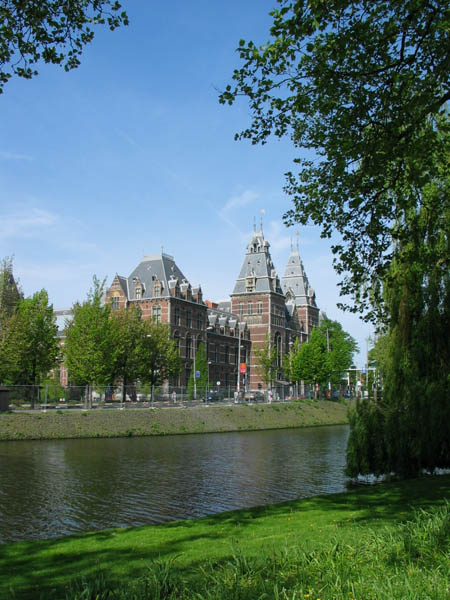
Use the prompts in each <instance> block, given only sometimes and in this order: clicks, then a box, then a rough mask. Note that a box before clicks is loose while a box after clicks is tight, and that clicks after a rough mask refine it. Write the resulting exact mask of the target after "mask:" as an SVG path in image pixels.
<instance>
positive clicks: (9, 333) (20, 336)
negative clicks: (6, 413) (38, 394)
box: [0, 290, 60, 400]
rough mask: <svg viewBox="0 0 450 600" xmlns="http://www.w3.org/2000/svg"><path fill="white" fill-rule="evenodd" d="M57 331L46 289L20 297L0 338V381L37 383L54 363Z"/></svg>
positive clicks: (56, 351)
mask: <svg viewBox="0 0 450 600" xmlns="http://www.w3.org/2000/svg"><path fill="white" fill-rule="evenodd" d="M56 334H57V326H56V317H55V314H54V312H53V306H52V305H51V304H49V303H48V295H47V292H46V291H45V290H41V291H40V292H36V293H35V294H34V295H33V296H32V297H30V298H25V299H22V300H19V302H18V304H17V306H16V309H15V311H14V313H13V314H12V315H11V317H10V318H9V319H8V320H7V321H6V324H5V326H4V330H3V332H2V336H1V338H0V381H3V383H7V384H8V383H9V384H20V385H39V384H40V383H41V381H42V378H43V377H45V376H46V375H47V374H48V373H49V371H50V370H51V369H52V368H53V367H54V366H55V365H56V364H57V360H58V356H59V351H60V348H59V342H58V339H57V337H56ZM32 399H33V400H34V394H33V395H32Z"/></svg>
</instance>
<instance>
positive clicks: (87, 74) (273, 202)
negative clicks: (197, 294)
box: [0, 0, 371, 365]
mask: <svg viewBox="0 0 450 600" xmlns="http://www.w3.org/2000/svg"><path fill="white" fill-rule="evenodd" d="M123 5H124V8H125V9H126V10H127V12H128V15H129V18H130V25H129V26H128V27H125V28H121V29H119V30H116V31H115V32H113V33H111V32H109V31H108V30H106V29H104V30H101V29H97V31H96V36H95V39H94V42H93V43H92V44H91V45H89V46H88V47H86V49H85V51H84V54H83V57H82V62H81V66H80V67H79V68H78V69H77V70H75V71H71V72H70V73H65V72H64V71H63V69H61V68H58V67H54V66H52V67H46V66H45V65H44V66H42V68H41V69H40V74H39V76H38V77H37V78H35V79H33V80H31V81H25V80H20V79H13V80H11V82H10V83H8V84H7V86H6V87H5V92H4V94H2V95H0V106H1V129H0V257H4V256H11V255H14V269H15V274H16V276H17V277H18V278H19V279H20V283H21V285H22V288H23V290H24V292H25V294H26V295H30V294H32V293H33V292H35V291H36V290H39V289H41V288H45V289H46V290H47V291H48V293H49V296H50V300H51V301H52V302H53V304H54V306H55V308H63V307H69V306H71V305H72V304H73V303H74V302H75V301H76V300H79V299H83V298H84V297H85V296H86V293H87V291H88V289H89V287H90V285H91V282H92V276H93V275H94V274H96V275H97V276H98V277H100V278H103V277H107V280H108V283H110V282H111V281H112V278H113V277H114V275H115V273H119V274H120V275H129V274H130V273H131V271H132V270H133V269H134V267H135V266H136V265H137V264H138V263H139V261H140V259H141V258H142V255H143V254H154V253H158V252H160V251H161V247H163V250H164V252H167V253H168V254H172V255H173V256H174V257H175V260H176V262H177V264H178V265H179V267H180V268H181V270H182V271H183V272H184V274H185V276H186V277H187V278H188V279H189V280H190V282H191V283H192V284H197V283H200V284H201V285H202V289H203V291H204V296H205V297H206V298H208V299H211V300H223V299H226V298H228V296H229V293H230V292H231V291H232V289H233V286H234V281H235V279H236V277H237V275H238V273H239V270H240V267H241V264H242V261H243V256H244V253H245V248H246V244H247V243H248V240H249V238H250V236H251V232H252V229H253V221H254V218H255V217H256V218H257V220H258V222H259V219H260V211H261V209H264V211H265V214H264V233H265V237H266V239H268V241H269V242H270V244H271V253H272V258H273V260H274V263H275V266H276V268H277V270H278V273H279V275H280V276H282V275H283V272H284V268H285V265H286V262H287V260H288V257H289V251H290V240H291V238H295V233H296V231H299V233H300V254H301V256H302V259H303V262H304V266H305V269H306V272H307V274H308V278H309V281H310V283H311V285H312V286H313V287H314V288H315V290H316V296H317V302H318V304H319V306H320V307H321V308H322V309H323V310H324V311H325V312H326V313H327V315H328V316H329V317H330V318H332V319H337V320H338V321H340V322H341V323H342V325H343V327H344V329H346V330H347V331H348V332H349V333H351V334H352V335H353V336H354V337H355V338H356V339H357V341H358V343H359V345H360V348H361V354H360V356H359V358H358V359H357V363H358V365H362V364H363V363H364V361H365V349H366V342H365V338H366V337H367V336H368V335H369V334H370V332H371V328H370V327H369V326H368V325H366V324H364V323H363V322H362V321H360V320H359V318H358V317H357V316H355V315H350V314H346V313H343V312H342V311H340V310H338V309H337V308H336V302H338V300H339V296H338V288H337V282H338V278H337V276H336V275H335V273H334V271H333V269H332V255H331V252H330V244H329V241H327V240H321V239H320V237H319V231H318V229H317V228H315V227H299V228H296V229H292V228H290V229H287V228H286V227H285V226H284V225H283V222H282V215H283V214H284V213H285V212H286V211H287V210H288V209H289V208H290V207H291V202H290V200H289V197H287V196H286V195H285V194H284V193H283V191H282V187H283V183H284V177H283V173H284V172H286V171H287V170H289V169H290V168H292V163H291V161H292V158H293V157H294V156H295V154H296V153H295V151H294V149H293V148H292V147H291V146H290V144H289V141H288V140H283V141H278V140H273V141H271V142H270V143H268V144H267V145H265V146H262V147H261V146H252V145H251V144H250V143H249V142H235V141H234V133H235V132H237V131H239V130H241V129H242V128H244V127H245V126H246V125H247V124H248V123H249V118H250V117H249V110H248V107H247V105H246V103H245V102H242V103H240V104H237V105H235V106H233V107H231V108H230V107H225V106H222V105H220V104H219V102H218V93H219V92H218V90H221V89H223V88H224V87H225V86H226V85H227V83H230V81H231V75H232V73H233V69H234V68H236V67H239V57H238V55H237V53H236V52H235V48H236V47H237V45H238V42H239V39H240V38H244V39H247V40H248V39H252V40H253V41H255V42H257V43H259V44H262V43H264V42H265V41H266V38H267V32H268V28H269V25H270V22H271V19H270V16H269V15H268V13H269V11H270V10H271V9H272V8H273V7H274V6H275V0H245V1H243V0H240V1H238V0H228V1H227V2H218V1H211V0H209V1H206V0H192V1H191V2H186V1H183V0H172V2H170V3H156V2H148V1H147V2H145V1H144V0H140V1H135V2H132V1H126V0H123Z"/></svg>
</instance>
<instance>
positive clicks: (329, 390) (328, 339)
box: [327, 327, 331, 398]
mask: <svg viewBox="0 0 450 600" xmlns="http://www.w3.org/2000/svg"><path fill="white" fill-rule="evenodd" d="M327 352H328V354H330V336H329V334H328V327H327ZM328 358H329V357H328ZM328 398H331V381H330V376H329V375H328Z"/></svg>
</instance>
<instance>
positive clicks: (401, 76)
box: [220, 0, 450, 319]
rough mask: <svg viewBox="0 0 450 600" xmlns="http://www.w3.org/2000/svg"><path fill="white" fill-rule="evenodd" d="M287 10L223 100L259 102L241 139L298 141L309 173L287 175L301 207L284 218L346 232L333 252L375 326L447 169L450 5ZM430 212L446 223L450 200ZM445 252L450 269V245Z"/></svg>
mask: <svg viewBox="0 0 450 600" xmlns="http://www.w3.org/2000/svg"><path fill="white" fill-rule="evenodd" d="M278 3H279V5H280V8H279V9H278V10H274V11H273V12H272V13H271V14H272V16H273V25H272V27H271V30H270V34H271V39H270V40H269V41H268V42H267V43H266V44H264V45H263V46H261V47H258V46H257V45H255V44H254V43H253V42H248V43H246V42H245V41H244V40H241V41H240V43H239V48H238V52H239V55H240V57H241V59H242V60H243V61H244V66H243V67H242V68H241V69H238V70H235V72H234V75H233V79H234V82H235V85H234V88H232V87H231V85H229V86H227V88H226V90H225V91H224V92H223V93H222V94H221V96H220V101H221V102H222V103H228V104H232V103H233V102H235V101H236V99H237V98H238V97H239V96H244V97H247V98H248V100H249V104H250V109H251V111H252V116H253V119H252V123H251V125H250V126H249V127H248V128H247V129H245V130H244V131H243V132H241V133H240V134H238V135H237V136H236V137H237V138H239V139H242V138H244V139H249V140H251V141H252V143H254V144H257V143H262V144H264V143H265V142H266V141H267V139H268V137H269V136H270V135H271V134H273V135H275V136H277V137H285V136H288V137H290V139H291V141H292V143H293V145H294V146H295V147H297V148H301V149H304V150H306V151H307V153H306V154H304V155H303V156H301V157H299V158H297V159H296V160H295V163H296V166H297V168H298V175H295V174H294V173H293V172H289V173H287V183H286V188H285V189H286V191H287V193H288V194H290V195H291V196H292V199H293V202H294V208H293V209H292V210H290V211H289V212H288V213H287V214H286V215H285V220H286V222H287V223H288V224H292V223H293V222H295V221H297V222H299V223H302V224H306V223H307V222H309V221H312V222H313V223H315V224H317V225H320V226H321V227H322V236H323V237H330V236H331V234H332V232H333V231H337V232H338V233H339V234H340V239H339V241H338V242H337V243H335V244H334V245H333V246H332V249H333V252H334V254H335V268H336V270H337V272H338V273H339V274H341V275H343V280H342V281H341V284H340V285H341V292H342V293H343V294H349V293H350V294H352V295H353V298H354V304H352V305H347V308H348V309H349V310H352V311H355V312H356V311H358V310H363V311H365V312H366V317H367V318H370V319H376V318H377V310H376V309H379V308H380V306H381V304H382V302H381V301H382V287H383V286H382V282H383V280H384V278H385V277H386V275H387V273H388V272H389V267H390V264H391V262H392V257H393V253H394V250H395V247H396V245H398V244H399V243H401V242H402V241H404V240H407V239H408V238H409V234H410V232H411V226H412V222H414V220H415V218H414V215H415V214H416V212H417V209H418V208H419V207H420V206H421V205H422V202H423V197H422V194H421V190H422V189H423V187H424V185H425V184H426V183H429V182H432V181H434V180H437V181H440V180H441V177H440V173H439V170H440V165H446V164H447V158H446V157H448V135H447V134H448V127H449V123H448V118H447V113H446V112H445V110H446V108H445V107H446V103H447V102H448V100H449V99H450V84H449V71H450V36H449V34H448V27H447V24H448V16H449V9H448V2H446V1H444V0H405V1H404V2H398V1H397V0H370V1H369V0H361V1H351V0H343V1H342V0H339V1H338V0H331V1H330V0H297V1H295V2H291V1H290V0H278ZM425 206H426V208H427V211H428V214H429V218H430V219H434V218H435V219H436V223H437V224H440V223H442V212H443V209H444V207H445V210H446V211H447V213H448V210H449V209H448V207H449V198H448V196H447V195H443V196H441V198H440V200H439V201H438V202H435V203H432V202H428V203H427V204H426V205H425ZM438 226H439V225H438ZM447 231H448V230H447ZM441 250H442V253H441V256H440V260H442V261H443V264H442V268H447V269H448V260H449V256H448V247H447V248H445V247H443V248H441ZM374 301H376V302H374Z"/></svg>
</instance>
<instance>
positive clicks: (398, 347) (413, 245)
mask: <svg viewBox="0 0 450 600" xmlns="http://www.w3.org/2000/svg"><path fill="white" fill-rule="evenodd" d="M443 168H444V164H442V169H440V178H439V179H437V180H436V181H434V182H433V183H431V184H430V185H426V186H425V188H424V190H423V191H422V193H421V202H420V206H419V208H418V210H416V211H414V212H413V213H410V214H409V215H408V217H409V224H408V230H409V236H408V239H404V240H402V242H401V244H399V246H398V248H397V251H396V257H395V259H394V260H393V263H392V266H391V269H390V273H389V275H388V277H387V278H386V280H385V285H384V288H385V298H386V307H387V309H388V311H389V315H390V323H389V330H388V334H387V337H386V338H384V339H383V345H384V346H385V348H384V357H383V379H384V382H385V390H384V395H383V398H382V399H381V400H380V401H377V402H370V403H369V402H366V401H363V402H360V403H359V404H358V405H357V407H356V409H355V411H354V412H353V414H352V415H351V433H350V439H349V444H348V449H347V474H348V475H350V476H355V475H358V474H369V473H374V474H383V473H396V474H399V475H402V476H409V477H410V476H415V475H418V474H419V473H420V472H422V471H428V472H433V471H434V470H435V469H436V468H446V467H449V466H450V335H449V333H450V269H449V232H450V203H449V198H450V179H449V176H448V174H447V173H444V172H443Z"/></svg>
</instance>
